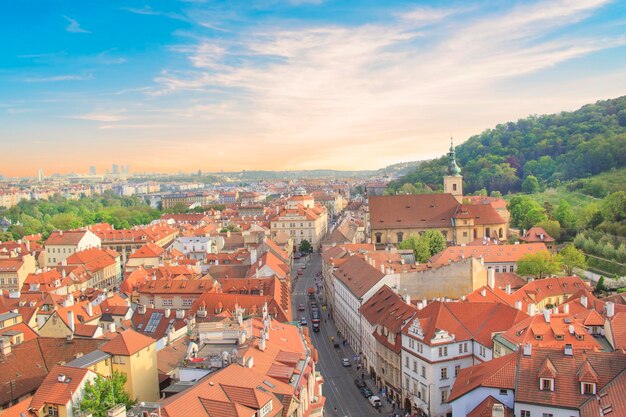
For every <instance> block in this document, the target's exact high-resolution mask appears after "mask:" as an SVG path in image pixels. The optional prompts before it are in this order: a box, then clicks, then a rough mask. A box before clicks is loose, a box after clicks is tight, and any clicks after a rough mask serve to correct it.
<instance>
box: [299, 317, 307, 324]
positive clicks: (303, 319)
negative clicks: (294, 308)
mask: <svg viewBox="0 0 626 417" xmlns="http://www.w3.org/2000/svg"><path fill="white" fill-rule="evenodd" d="M300 325H301V326H306V317H304V316H302V318H301V319H300Z"/></svg>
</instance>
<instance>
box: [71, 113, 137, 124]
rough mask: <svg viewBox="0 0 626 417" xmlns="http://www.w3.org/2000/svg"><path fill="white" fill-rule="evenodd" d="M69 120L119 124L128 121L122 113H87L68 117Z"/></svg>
mask: <svg viewBox="0 0 626 417" xmlns="http://www.w3.org/2000/svg"><path fill="white" fill-rule="evenodd" d="M67 118H69V119H78V120H89V121H94V122H119V121H121V120H125V119H127V117H126V116H124V115H122V114H121V111H120V112H115V113H86V114H80V115H76V116H68V117H67Z"/></svg>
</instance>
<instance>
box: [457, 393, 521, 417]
mask: <svg viewBox="0 0 626 417" xmlns="http://www.w3.org/2000/svg"><path fill="white" fill-rule="evenodd" d="M496 404H500V405H502V406H503V407H504V417H514V416H515V415H514V414H513V410H511V409H510V408H509V407H507V406H506V405H504V404H503V403H502V402H500V401H498V400H496V399H495V398H493V397H492V396H491V395H490V396H488V397H487V398H485V399H484V400H483V401H482V402H481V403H480V404H478V405H477V406H476V407H475V408H474V409H473V410H472V411H470V412H469V413H468V414H467V417H493V416H494V414H493V406H494V405H496Z"/></svg>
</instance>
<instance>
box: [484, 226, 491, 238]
mask: <svg viewBox="0 0 626 417" xmlns="http://www.w3.org/2000/svg"><path fill="white" fill-rule="evenodd" d="M485 236H487V237H491V229H490V228H488V227H486V228H485Z"/></svg>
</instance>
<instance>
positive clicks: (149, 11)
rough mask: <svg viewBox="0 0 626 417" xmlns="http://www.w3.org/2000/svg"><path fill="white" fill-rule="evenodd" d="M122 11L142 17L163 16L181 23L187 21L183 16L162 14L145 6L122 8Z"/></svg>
mask: <svg viewBox="0 0 626 417" xmlns="http://www.w3.org/2000/svg"><path fill="white" fill-rule="evenodd" d="M122 10H125V11H127V12H130V13H134V14H140V15H144V16H164V17H168V18H170V19H175V20H182V21H188V20H189V19H187V17H185V16H184V15H182V14H180V13H173V12H164V11H160V10H155V9H153V8H152V7H150V6H148V5H146V6H144V7H142V8H137V7H122Z"/></svg>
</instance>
